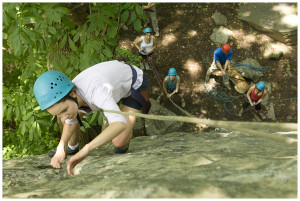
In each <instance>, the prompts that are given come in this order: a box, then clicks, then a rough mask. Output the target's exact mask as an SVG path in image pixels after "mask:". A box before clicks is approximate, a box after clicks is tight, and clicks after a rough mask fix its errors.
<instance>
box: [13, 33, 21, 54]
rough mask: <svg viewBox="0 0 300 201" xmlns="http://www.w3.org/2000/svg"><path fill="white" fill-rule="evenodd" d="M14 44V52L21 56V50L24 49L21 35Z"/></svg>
mask: <svg viewBox="0 0 300 201" xmlns="http://www.w3.org/2000/svg"><path fill="white" fill-rule="evenodd" d="M12 45H13V50H14V53H15V54H16V55H17V56H20V55H21V51H22V41H21V39H20V38H19V37H16V38H15V40H14V42H13V44H12Z"/></svg>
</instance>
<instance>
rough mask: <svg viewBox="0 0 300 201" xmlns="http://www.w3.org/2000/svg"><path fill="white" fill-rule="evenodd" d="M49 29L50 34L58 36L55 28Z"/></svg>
mask: <svg viewBox="0 0 300 201" xmlns="http://www.w3.org/2000/svg"><path fill="white" fill-rule="evenodd" d="M48 29H49V31H50V33H52V34H53V35H54V34H56V29H55V28H54V27H52V26H49V27H48Z"/></svg>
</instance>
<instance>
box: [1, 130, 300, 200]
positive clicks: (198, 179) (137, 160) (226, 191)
mask: <svg viewBox="0 0 300 201" xmlns="http://www.w3.org/2000/svg"><path fill="white" fill-rule="evenodd" d="M264 132H265V131H264ZM266 132H267V131H266ZM276 132H277V131H276ZM274 134H275V133H274ZM294 137H295V138H297V135H294ZM67 160H68V159H67ZM67 160H65V161H63V168H62V169H52V168H51V167H50V166H49V164H50V159H49V157H48V156H47V155H46V154H43V155H39V156H33V157H24V158H19V159H10V160H3V162H2V175H3V177H2V179H3V183H2V197H3V198H22V199H24V198H25V199H26V198H73V199H74V198H248V199H249V198H269V199H270V198H277V199H278V198H294V199H295V198H297V147H292V146H288V145H285V144H281V143H278V142H275V141H271V140H268V139H264V138H257V137H253V136H251V135H249V134H246V133H240V132H236V131H232V132H229V131H227V130H218V131H210V132H193V133H183V132H174V133H169V134H166V135H156V136H142V137H136V138H134V139H133V140H132V141H131V143H130V148H129V151H128V153H126V154H113V145H112V144H111V143H107V144H105V145H103V146H101V147H100V148H98V149H95V150H93V151H91V152H90V153H89V155H88V156H87V157H86V158H85V160H83V161H82V162H81V163H79V164H78V165H77V166H76V167H75V169H74V172H75V176H69V175H68V174H67V171H66V161H67Z"/></svg>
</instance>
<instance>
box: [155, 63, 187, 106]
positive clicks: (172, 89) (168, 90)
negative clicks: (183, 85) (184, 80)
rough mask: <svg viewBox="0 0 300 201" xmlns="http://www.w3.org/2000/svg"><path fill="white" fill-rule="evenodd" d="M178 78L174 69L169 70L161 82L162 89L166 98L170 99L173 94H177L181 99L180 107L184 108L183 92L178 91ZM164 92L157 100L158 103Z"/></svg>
mask: <svg viewBox="0 0 300 201" xmlns="http://www.w3.org/2000/svg"><path fill="white" fill-rule="evenodd" d="M179 87H180V77H179V76H178V75H177V72H176V69H175V68H170V69H169V72H168V76H166V77H165V79H164V82H163V89H164V92H165V94H166V95H167V97H168V98H171V97H172V96H173V95H174V94H177V95H178V96H179V97H180V98H181V107H185V101H184V99H183V92H182V91H181V90H180V89H179ZM164 92H163V91H162V92H161V94H160V95H159V96H158V98H157V102H158V103H160V101H161V97H163V96H164Z"/></svg>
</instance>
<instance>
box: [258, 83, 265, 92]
mask: <svg viewBox="0 0 300 201" xmlns="http://www.w3.org/2000/svg"><path fill="white" fill-rule="evenodd" d="M265 86H266V84H265V82H264V81H259V82H258V83H257V84H256V88H257V89H258V90H260V91H262V90H264V88H265Z"/></svg>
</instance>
